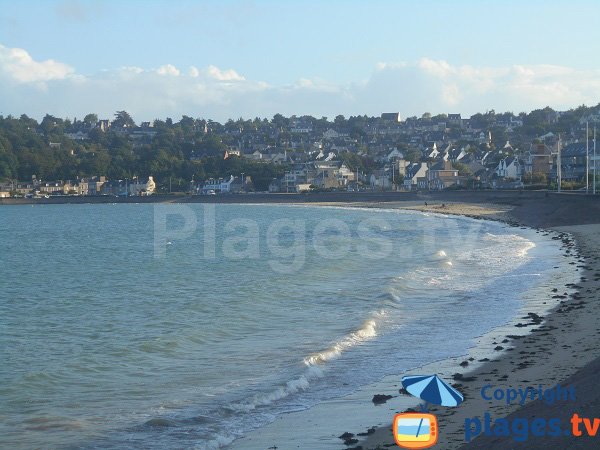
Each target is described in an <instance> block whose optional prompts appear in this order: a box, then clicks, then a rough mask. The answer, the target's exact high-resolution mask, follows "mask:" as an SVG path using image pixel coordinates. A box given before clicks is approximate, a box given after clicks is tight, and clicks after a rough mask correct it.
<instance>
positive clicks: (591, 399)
mask: <svg viewBox="0 0 600 450" xmlns="http://www.w3.org/2000/svg"><path fill="white" fill-rule="evenodd" d="M599 203H600V202H598V200H596V199H594V200H592V199H590V205H589V208H587V209H586V211H585V212H583V213H582V211H575V212H572V213H571V214H569V207H568V206H564V205H561V207H560V208H557V209H556V211H557V212H558V211H560V214H557V213H554V214H552V213H551V212H548V210H547V209H543V207H542V209H543V213H542V214H543V215H544V216H546V224H547V225H546V226H544V224H543V223H540V215H539V214H536V213H535V212H533V211H532V212H530V213H528V212H527V211H526V205H518V206H515V205H513V206H506V205H495V204H468V203H449V202H445V203H440V202H431V200H430V202H429V203H428V205H427V206H425V204H424V203H423V204H421V205H394V207H399V208H406V209H416V210H420V211H429V212H440V213H444V214H459V215H465V216H470V217H475V218H486V219H492V220H501V221H506V222H508V223H510V224H513V225H517V224H518V225H522V226H534V227H542V228H545V229H551V230H553V231H555V232H557V233H560V234H558V235H557V236H556V240H557V242H559V243H560V245H562V247H563V250H564V252H565V256H574V257H575V258H576V262H574V264H577V270H578V271H580V272H581V277H580V280H579V282H578V283H576V284H574V285H570V286H561V285H557V286H555V287H554V288H553V289H551V290H550V291H549V292H548V293H547V301H548V302H554V303H556V307H554V308H553V309H552V310H551V311H550V313H549V314H548V315H547V316H546V317H544V318H543V319H538V318H536V317H535V316H533V317H532V316H524V317H523V322H524V324H526V325H528V329H529V334H527V335H526V336H524V337H518V336H513V335H510V334H507V335H506V338H505V339H504V340H502V341H501V342H500V343H499V344H501V345H500V347H502V351H498V352H494V353H495V357H494V355H491V356H489V357H488V359H489V361H486V362H485V363H484V364H483V365H482V366H480V367H479V368H477V369H476V370H474V371H469V370H468V367H469V360H468V359H464V360H462V361H459V360H457V363H458V364H457V365H456V367H455V368H456V372H455V376H454V380H453V384H454V385H455V386H456V387H457V388H458V389H460V391H461V392H462V393H463V394H464V395H465V402H464V403H463V404H462V405H461V406H460V407H459V408H454V409H450V408H443V407H432V408H430V412H431V413H433V414H435V415H436V416H437V418H438V422H439V441H438V444H437V446H436V447H437V448H443V449H457V448H465V449H471V448H474V449H479V448H481V449H484V448H485V449H513V448H530V449H531V448H582V449H583V448H590V449H591V448H598V441H597V439H598V438H589V437H585V436H582V437H580V438H578V439H575V438H574V437H572V436H562V437H549V436H546V437H535V436H529V439H528V440H527V441H525V442H516V441H515V440H513V438H512V437H503V436H495V435H494V433H490V434H491V436H485V435H484V434H483V433H482V434H481V435H480V437H478V438H475V439H474V440H472V441H471V442H470V443H468V444H466V443H465V420H467V419H469V418H473V417H479V418H483V417H484V414H485V413H489V414H490V416H491V417H492V418H493V419H494V420H495V419H497V418H502V417H505V416H509V415H511V416H510V417H509V419H510V420H513V419H514V418H529V420H533V419H532V418H534V417H546V418H548V419H550V418H560V419H561V423H563V424H569V419H570V418H571V416H572V415H573V414H574V413H579V415H580V416H583V417H597V416H598V415H599V414H598V411H600V396H599V391H600V390H598V389H597V386H595V385H594V381H595V380H594V373H595V372H597V369H598V367H600V359H599V358H600V346H599V345H598V342H599V340H600V332H598V326H597V324H598V321H599V320H600V302H599V301H598V300H599V299H600V212H599V210H598V204H599ZM364 206H366V205H364ZM369 206H371V207H373V206H374V205H369ZM390 206H391V205H390V204H386V205H385V207H386V208H389V207H390ZM546 208H548V209H550V208H551V205H548V206H546ZM532 210H536V211H539V210H540V205H536V208H532ZM581 214H584V218H583V220H582V219H581ZM569 221H571V222H572V224H570V225H563V226H554V224H555V223H560V224H564V223H565V222H567V223H568V222H569ZM578 222H585V223H587V224H585V225H579V224H577V223H578ZM590 222H596V223H590ZM532 319H533V320H532ZM398 381H399V380H398ZM488 384H492V385H493V386H494V389H495V388H503V389H507V388H510V387H513V388H517V389H518V388H519V387H527V386H532V387H536V388H537V387H538V386H540V385H541V386H542V387H543V388H544V389H545V388H551V387H553V386H555V385H557V384H561V385H563V386H568V385H573V386H575V389H576V392H577V393H578V394H579V395H577V396H576V399H575V400H574V401H572V400H571V401H568V402H556V403H554V404H553V405H552V406H548V405H547V404H546V403H545V402H543V401H539V400H534V401H529V402H526V403H525V406H521V405H519V404H511V405H506V403H505V402H499V401H494V400H492V401H489V400H484V399H483V398H482V394H481V390H482V388H483V387H484V386H485V385H488ZM379 394H384V395H397V394H398V392H397V391H396V392H379ZM397 412H402V411H397ZM586 414H587V415H586ZM469 423H470V422H469ZM565 426H566V425H563V427H565ZM364 431H365V430H360V431H359V432H363V433H364ZM372 431H373V430H371V432H370V433H369V434H368V437H367V438H361V437H358V443H354V445H353V447H352V448H357V449H358V448H362V449H365V450H366V449H380V448H388V447H396V445H395V443H394V440H393V436H392V431H391V425H390V424H388V425H383V426H380V427H378V428H377V429H376V430H375V431H374V432H372ZM359 432H356V433H355V434H356V435H358V433H359ZM594 439H596V440H594Z"/></svg>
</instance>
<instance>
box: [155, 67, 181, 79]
mask: <svg viewBox="0 0 600 450" xmlns="http://www.w3.org/2000/svg"><path fill="white" fill-rule="evenodd" d="M156 73H157V74H159V75H171V76H174V77H178V76H179V75H180V74H181V72H180V71H179V69H178V68H177V67H175V66H174V65H172V64H165V65H164V66H160V67H159V68H158V69H156Z"/></svg>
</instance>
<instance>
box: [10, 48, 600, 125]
mask: <svg viewBox="0 0 600 450" xmlns="http://www.w3.org/2000/svg"><path fill="white" fill-rule="evenodd" d="M40 87H42V88H43V89H40ZM0 98H2V107H1V110H0V114H4V115H6V114H14V115H20V114H22V113H26V114H28V115H31V116H33V117H38V118H39V117H42V116H43V115H44V114H46V113H50V114H54V115H58V116H63V117H73V116H77V117H81V116H83V115H84V114H86V113H88V112H96V113H98V114H99V115H101V116H102V117H112V115H113V114H114V111H117V110H121V109H125V110H127V111H128V112H130V113H131V114H132V115H133V117H134V118H135V119H136V120H138V121H141V120H151V119H154V118H164V117H168V116H170V117H172V118H178V117H180V116H181V115H183V114H186V115H190V116H194V117H205V118H212V119H215V120H226V119H228V118H232V117H233V118H237V117H240V116H242V117H255V116H261V117H270V116H272V115H274V114H275V113H277V112H280V113H282V114H286V115H291V114H297V115H301V114H311V115H314V116H318V117H320V116H323V115H325V116H328V117H334V116H335V115H337V114H344V115H346V116H348V115H352V114H369V115H379V114H380V113H381V112H382V111H400V112H401V113H402V115H403V116H404V117H406V116H409V115H420V114H422V113H423V112H425V111H429V112H431V113H439V112H460V113H463V114H465V115H468V114H473V113H475V112H478V111H485V110H488V109H492V108H493V109H495V110H496V111H507V110H509V111H514V112H520V111H528V110H531V109H535V108H539V107H544V106H546V105H549V106H551V107H553V108H557V109H566V108H571V107H575V106H578V105H580V104H582V103H587V104H596V103H598V101H600V71H598V70H577V69H573V68H569V67H563V66H556V65H514V66H505V67H477V66H469V65H453V64H451V63H450V62H447V61H439V60H432V59H427V58H423V59H421V60H419V61H416V62H413V63H407V62H381V63H379V64H377V66H376V67H374V68H373V71H372V73H371V75H370V76H369V78H368V79H366V80H360V81H356V82H354V83H350V84H339V83H333V82H328V81H325V80H322V79H318V78H310V79H308V78H302V77H298V81H296V82H295V83H292V84H287V85H279V86H275V85H273V84H270V83H268V82H265V81H259V80H249V79H247V78H246V77H244V76H243V75H242V74H240V73H239V72H237V71H236V70H234V69H232V68H228V69H221V68H218V67H216V66H214V65H209V66H206V67H204V68H199V67H196V66H190V67H189V68H188V69H187V70H180V69H179V68H177V67H175V66H174V65H172V64H164V65H162V66H160V67H158V68H157V69H144V68H140V67H133V66H131V67H121V68H116V69H108V70H104V71H102V72H99V73H96V74H92V75H83V74H78V73H76V71H75V70H74V69H73V68H72V67H70V66H69V65H67V64H64V63H60V62H57V61H53V60H47V61H36V60H34V59H33V58H32V57H31V56H30V55H29V54H28V53H27V51H25V50H23V49H18V48H7V47H3V46H1V45H0Z"/></svg>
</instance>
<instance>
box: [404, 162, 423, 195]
mask: <svg viewBox="0 0 600 450" xmlns="http://www.w3.org/2000/svg"><path fill="white" fill-rule="evenodd" d="M428 171H429V168H428V166H427V163H426V162H418V163H412V164H409V165H408V167H406V175H405V176H404V188H405V189H409V190H410V189H415V188H417V180H418V179H419V178H425V177H427V172H428Z"/></svg>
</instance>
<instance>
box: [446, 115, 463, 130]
mask: <svg viewBox="0 0 600 450" xmlns="http://www.w3.org/2000/svg"><path fill="white" fill-rule="evenodd" d="M448 124H449V125H454V126H457V127H462V118H461V116H460V114H448Z"/></svg>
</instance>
